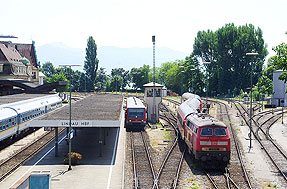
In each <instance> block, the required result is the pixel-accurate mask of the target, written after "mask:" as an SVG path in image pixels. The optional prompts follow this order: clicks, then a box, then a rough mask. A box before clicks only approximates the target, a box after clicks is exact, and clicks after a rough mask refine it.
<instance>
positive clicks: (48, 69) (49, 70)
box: [41, 62, 56, 77]
mask: <svg viewBox="0 0 287 189" xmlns="http://www.w3.org/2000/svg"><path fill="white" fill-rule="evenodd" d="M41 71H42V72H43V74H45V75H46V76H47V77H51V76H52V75H53V74H55V73H56V72H55V68H54V65H53V64H52V63H51V62H46V63H44V64H43V66H42V68H41Z"/></svg>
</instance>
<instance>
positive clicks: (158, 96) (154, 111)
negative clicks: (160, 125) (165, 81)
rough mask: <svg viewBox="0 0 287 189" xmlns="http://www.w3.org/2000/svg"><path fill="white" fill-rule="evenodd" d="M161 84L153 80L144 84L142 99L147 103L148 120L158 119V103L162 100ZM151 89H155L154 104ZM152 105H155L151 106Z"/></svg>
mask: <svg viewBox="0 0 287 189" xmlns="http://www.w3.org/2000/svg"><path fill="white" fill-rule="evenodd" d="M162 87H163V86H162V85H161V84H158V83H155V86H154V85H153V82H150V83H147V84H145V85H144V88H145V91H144V100H145V102H146V104H147V120H148V121H151V122H152V121H154V120H155V121H156V122H158V121H159V104H160V103H161V102H162ZM153 90H155V104H154V101H153ZM153 105H154V106H155V107H154V108H153Z"/></svg>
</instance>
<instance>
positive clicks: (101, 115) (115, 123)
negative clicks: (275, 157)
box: [29, 94, 124, 128]
mask: <svg viewBox="0 0 287 189" xmlns="http://www.w3.org/2000/svg"><path fill="white" fill-rule="evenodd" d="M123 114H124V113H123V96H122V95H119V94H92V95H90V96H88V97H86V98H83V99H81V98H78V101H77V102H75V103H72V121H71V126H72V127H75V128H77V127H120V123H121V120H122V118H123ZM69 117H70V115H69V104H66V105H64V106H63V107H62V108H59V109H56V110H55V111H53V112H50V113H48V114H44V115H43V116H41V117H39V118H37V119H35V120H32V121H30V122H29V124H30V125H29V126H30V127H69V126H70V121H69Z"/></svg>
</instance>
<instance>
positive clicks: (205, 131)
mask: <svg viewBox="0 0 287 189" xmlns="http://www.w3.org/2000/svg"><path fill="white" fill-rule="evenodd" d="M212 132H213V129H212V128H202V129H201V132H200V135H201V136H212Z"/></svg>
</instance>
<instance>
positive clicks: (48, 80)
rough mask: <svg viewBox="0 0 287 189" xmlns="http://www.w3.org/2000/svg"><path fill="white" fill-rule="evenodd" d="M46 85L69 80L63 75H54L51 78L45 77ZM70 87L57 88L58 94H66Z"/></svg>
mask: <svg viewBox="0 0 287 189" xmlns="http://www.w3.org/2000/svg"><path fill="white" fill-rule="evenodd" d="M44 81H45V83H54V82H59V81H68V80H67V78H66V77H65V75H64V74H63V73H60V74H54V75H52V76H51V77H45V78H44ZM69 86H70V85H66V86H65V87H60V88H57V89H56V91H57V92H65V91H68V89H69Z"/></svg>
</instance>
